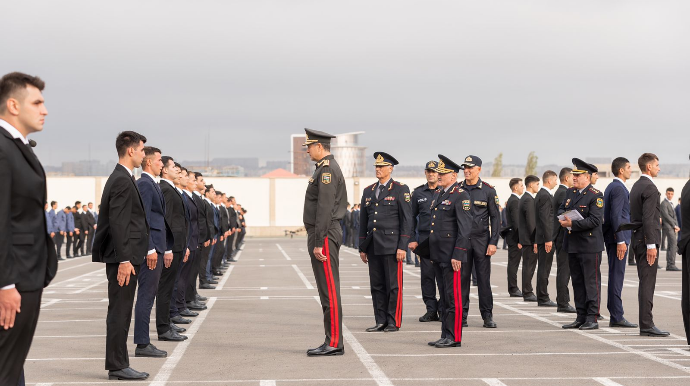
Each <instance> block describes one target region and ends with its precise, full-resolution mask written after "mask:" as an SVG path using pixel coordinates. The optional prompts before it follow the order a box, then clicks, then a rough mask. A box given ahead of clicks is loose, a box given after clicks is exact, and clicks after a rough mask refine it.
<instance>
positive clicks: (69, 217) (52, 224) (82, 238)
mask: <svg viewBox="0 0 690 386" xmlns="http://www.w3.org/2000/svg"><path fill="white" fill-rule="evenodd" d="M46 222H47V224H48V229H47V233H48V235H50V237H51V238H52V239H53V242H54V244H55V249H56V252H57V257H58V260H66V259H71V258H74V257H80V256H87V255H90V254H91V247H92V246H93V240H94V235H95V234H96V228H97V225H96V223H97V222H98V213H97V212H96V211H95V210H94V209H93V203H92V202H89V203H88V205H84V206H82V204H81V201H77V202H75V203H74V206H67V207H65V208H64V209H62V210H60V209H58V203H57V201H51V202H50V209H48V204H47V203H46ZM63 245H65V257H62V246H63Z"/></svg>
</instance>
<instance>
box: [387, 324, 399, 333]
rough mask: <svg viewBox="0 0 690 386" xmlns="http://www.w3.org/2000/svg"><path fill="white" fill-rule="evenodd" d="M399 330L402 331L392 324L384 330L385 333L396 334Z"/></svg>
mask: <svg viewBox="0 0 690 386" xmlns="http://www.w3.org/2000/svg"><path fill="white" fill-rule="evenodd" d="M398 330H400V329H399V328H398V327H396V326H394V325H392V324H389V325H387V326H386V328H384V329H383V332H396V331H398Z"/></svg>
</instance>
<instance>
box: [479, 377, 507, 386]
mask: <svg viewBox="0 0 690 386" xmlns="http://www.w3.org/2000/svg"><path fill="white" fill-rule="evenodd" d="M482 382H484V383H486V384H487V385H489V386H508V385H506V384H505V383H503V382H501V381H500V380H498V378H482Z"/></svg>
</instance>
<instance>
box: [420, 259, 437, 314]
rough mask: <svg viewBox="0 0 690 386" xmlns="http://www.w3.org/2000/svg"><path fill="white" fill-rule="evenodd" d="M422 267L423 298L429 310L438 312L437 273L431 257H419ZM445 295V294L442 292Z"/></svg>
mask: <svg viewBox="0 0 690 386" xmlns="http://www.w3.org/2000/svg"><path fill="white" fill-rule="evenodd" d="M419 260H420V261H419V265H420V268H421V276H422V278H421V280H420V281H421V284H422V300H423V301H424V304H425V305H426V311H427V312H438V300H436V273H435V272H434V265H433V264H432V263H431V260H429V259H419ZM441 296H443V294H441Z"/></svg>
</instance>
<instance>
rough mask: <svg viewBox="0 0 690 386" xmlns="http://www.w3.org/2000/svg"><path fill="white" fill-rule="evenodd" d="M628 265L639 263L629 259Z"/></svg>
mask: <svg viewBox="0 0 690 386" xmlns="http://www.w3.org/2000/svg"><path fill="white" fill-rule="evenodd" d="M628 265H637V263H635V262H634V261H630V260H628Z"/></svg>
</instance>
